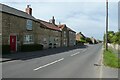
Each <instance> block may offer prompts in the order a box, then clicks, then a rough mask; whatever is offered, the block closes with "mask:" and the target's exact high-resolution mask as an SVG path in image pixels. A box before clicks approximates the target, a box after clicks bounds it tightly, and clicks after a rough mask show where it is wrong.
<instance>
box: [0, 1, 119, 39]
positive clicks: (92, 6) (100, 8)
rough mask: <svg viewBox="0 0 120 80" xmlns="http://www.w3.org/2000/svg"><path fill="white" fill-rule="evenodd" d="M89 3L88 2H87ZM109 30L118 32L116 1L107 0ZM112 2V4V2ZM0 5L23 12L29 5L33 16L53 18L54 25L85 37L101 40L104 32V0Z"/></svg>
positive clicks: (9, 2) (43, 18) (15, 2)
mask: <svg viewBox="0 0 120 80" xmlns="http://www.w3.org/2000/svg"><path fill="white" fill-rule="evenodd" d="M88 1H89V2H88ZM109 1H110V2H109V30H112V31H118V1H119V0H109ZM113 1H114V2H113ZM0 2H1V3H4V4H6V5H9V6H11V7H14V8H16V9H19V10H22V11H25V8H26V5H27V4H30V5H31V7H32V9H33V14H32V15H33V16H34V17H35V18H38V19H42V20H45V21H49V19H51V18H52V16H55V19H56V24H58V23H59V22H60V23H61V24H66V25H67V26H68V27H70V28H71V29H73V30H75V31H76V32H82V33H83V34H84V35H85V36H87V37H94V38H96V39H101V40H102V39H103V34H104V32H105V15H106V13H105V9H106V8H105V0H100V1H99V2H95V0H91V2H90V0H69V1H68V0H66V1H64V0H44V1H43V0H26V2H25V0H19V1H18V0H0Z"/></svg>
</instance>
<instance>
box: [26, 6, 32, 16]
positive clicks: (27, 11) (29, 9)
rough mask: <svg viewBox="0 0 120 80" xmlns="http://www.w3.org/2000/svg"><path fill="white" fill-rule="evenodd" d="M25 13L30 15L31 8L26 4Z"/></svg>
mask: <svg viewBox="0 0 120 80" xmlns="http://www.w3.org/2000/svg"><path fill="white" fill-rule="evenodd" d="M26 13H27V14H29V15H32V8H30V5H27V8H26Z"/></svg>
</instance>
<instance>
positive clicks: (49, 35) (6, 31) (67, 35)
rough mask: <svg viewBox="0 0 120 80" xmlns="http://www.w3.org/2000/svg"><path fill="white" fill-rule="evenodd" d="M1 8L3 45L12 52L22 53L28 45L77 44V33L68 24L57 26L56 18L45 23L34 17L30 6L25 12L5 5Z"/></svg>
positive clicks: (53, 45)
mask: <svg viewBox="0 0 120 80" xmlns="http://www.w3.org/2000/svg"><path fill="white" fill-rule="evenodd" d="M0 6H1V7H2V8H1V9H0V15H2V19H0V20H1V21H0V24H2V30H1V31H0V34H2V45H9V46H10V50H11V51H13V52H16V51H20V50H21V46H22V45H28V44H40V45H43V48H54V47H63V46H66V47H67V46H74V45H75V44H76V40H75V39H76V32H75V31H73V30H72V29H70V28H68V27H67V25H66V24H59V25H57V24H55V18H54V16H53V17H52V19H50V20H49V21H43V20H41V19H36V18H35V17H33V16H32V8H31V7H30V6H29V5H27V8H26V9H25V12H23V11H20V10H17V9H15V8H12V7H10V6H7V5H4V4H0Z"/></svg>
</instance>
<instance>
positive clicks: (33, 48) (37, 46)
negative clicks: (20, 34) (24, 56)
mask: <svg viewBox="0 0 120 80" xmlns="http://www.w3.org/2000/svg"><path fill="white" fill-rule="evenodd" d="M42 49H43V45H40V44H25V45H22V46H21V51H22V52H29V51H38V50H42Z"/></svg>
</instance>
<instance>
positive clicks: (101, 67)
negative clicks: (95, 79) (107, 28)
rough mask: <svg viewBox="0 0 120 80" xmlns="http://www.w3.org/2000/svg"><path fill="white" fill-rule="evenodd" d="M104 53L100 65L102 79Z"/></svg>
mask: <svg viewBox="0 0 120 80" xmlns="http://www.w3.org/2000/svg"><path fill="white" fill-rule="evenodd" d="M102 51H103V48H102ZM102 62H103V53H102V54H101V63H100V65H101V66H100V78H102V71H103V64H102Z"/></svg>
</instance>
